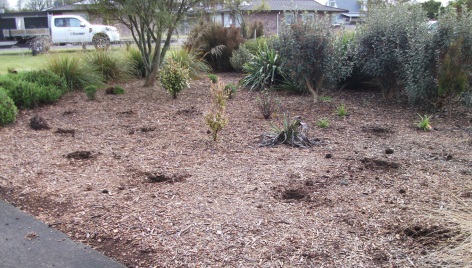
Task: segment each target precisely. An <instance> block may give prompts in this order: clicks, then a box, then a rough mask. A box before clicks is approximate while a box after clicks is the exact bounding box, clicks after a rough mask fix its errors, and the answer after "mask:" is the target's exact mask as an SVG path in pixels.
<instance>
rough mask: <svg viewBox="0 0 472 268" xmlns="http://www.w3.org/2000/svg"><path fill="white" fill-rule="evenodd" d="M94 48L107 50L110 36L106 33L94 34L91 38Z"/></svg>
mask: <svg viewBox="0 0 472 268" xmlns="http://www.w3.org/2000/svg"><path fill="white" fill-rule="evenodd" d="M92 43H93V45H94V46H95V49H96V50H107V49H108V48H109V47H110V38H108V36H107V35H106V34H103V33H101V34H96V35H94V36H93V38H92Z"/></svg>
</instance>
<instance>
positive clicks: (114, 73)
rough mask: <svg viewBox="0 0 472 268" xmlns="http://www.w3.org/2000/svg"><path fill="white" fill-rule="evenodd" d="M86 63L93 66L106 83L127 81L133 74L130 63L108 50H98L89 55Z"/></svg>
mask: <svg viewBox="0 0 472 268" xmlns="http://www.w3.org/2000/svg"><path fill="white" fill-rule="evenodd" d="M85 62H86V63H87V64H88V65H91V66H93V68H95V69H96V70H97V71H98V72H99V73H100V74H101V75H102V77H103V79H104V80H105V81H106V82H109V81H116V80H126V79H127V78H129V77H130V76H131V75H130V74H131V73H132V70H131V64H130V63H129V61H127V60H125V58H123V57H121V56H119V55H118V54H116V53H113V52H110V51H108V50H96V51H94V52H92V53H87V54H86V57H85Z"/></svg>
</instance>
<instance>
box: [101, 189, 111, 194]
mask: <svg viewBox="0 0 472 268" xmlns="http://www.w3.org/2000/svg"><path fill="white" fill-rule="evenodd" d="M102 193H104V194H108V193H110V192H109V191H108V190H107V189H105V190H103V191H102Z"/></svg>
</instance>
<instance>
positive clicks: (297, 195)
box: [282, 189, 308, 200]
mask: <svg viewBox="0 0 472 268" xmlns="http://www.w3.org/2000/svg"><path fill="white" fill-rule="evenodd" d="M305 197H308V195H307V194H306V193H305V191H303V190H302V189H289V190H285V191H283V192H282V198H283V199H295V200H300V199H303V198H305Z"/></svg>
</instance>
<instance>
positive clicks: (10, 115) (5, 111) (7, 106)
mask: <svg viewBox="0 0 472 268" xmlns="http://www.w3.org/2000/svg"><path fill="white" fill-rule="evenodd" d="M17 114H18V109H17V108H16V106H15V103H14V102H13V100H12V99H11V98H10V97H8V94H7V92H6V90H5V89H4V88H2V87H0V126H5V125H8V124H10V123H13V122H15V121H16V115H17Z"/></svg>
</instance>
